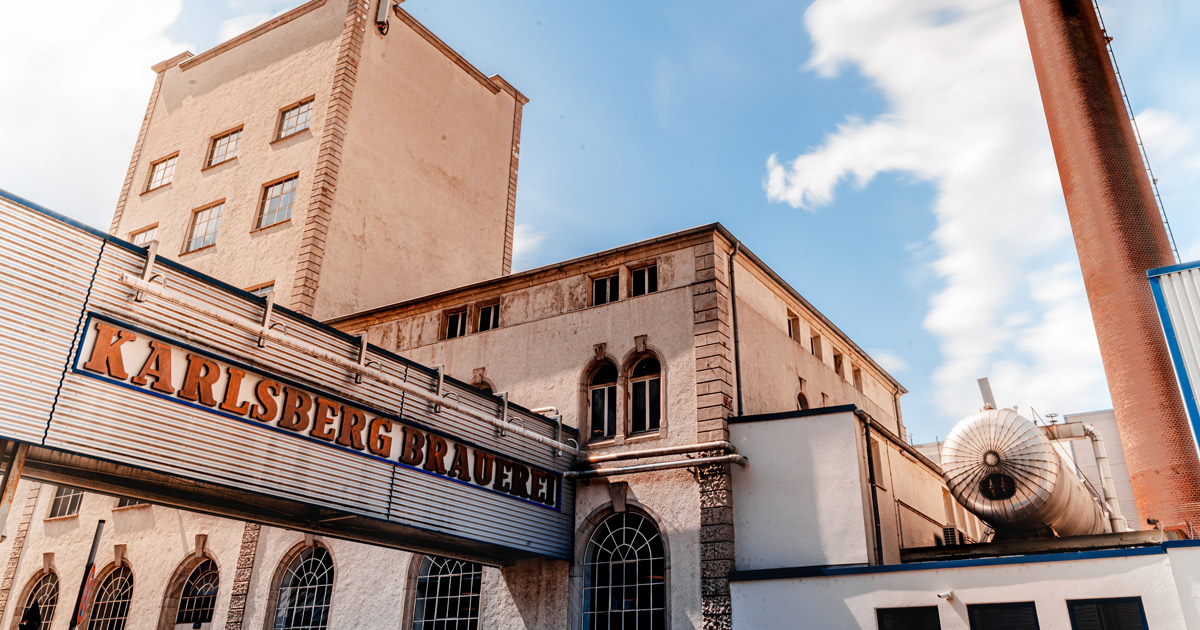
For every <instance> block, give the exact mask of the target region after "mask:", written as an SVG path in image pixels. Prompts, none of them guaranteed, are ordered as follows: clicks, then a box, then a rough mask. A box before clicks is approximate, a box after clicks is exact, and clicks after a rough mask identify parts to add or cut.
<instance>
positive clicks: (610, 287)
mask: <svg viewBox="0 0 1200 630" xmlns="http://www.w3.org/2000/svg"><path fill="white" fill-rule="evenodd" d="M619 283H620V279H619V276H618V275H617V274H615V273H614V274H613V275H611V276H605V277H603V278H592V306H600V305H601V304H608V303H609V302H616V301H617V300H619V299H621V296H620V294H619V293H618V292H617V288H618V286H619Z"/></svg>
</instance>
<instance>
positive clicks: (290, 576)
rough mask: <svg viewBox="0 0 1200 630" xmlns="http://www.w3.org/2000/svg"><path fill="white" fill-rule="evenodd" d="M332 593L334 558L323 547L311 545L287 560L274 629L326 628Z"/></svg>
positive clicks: (319, 629)
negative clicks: (290, 559) (288, 561)
mask: <svg viewBox="0 0 1200 630" xmlns="http://www.w3.org/2000/svg"><path fill="white" fill-rule="evenodd" d="M332 593H333V559H332V558H330V557H329V552H328V551H326V550H325V548H324V547H309V548H307V549H305V550H304V551H301V552H300V553H299V554H297V555H296V557H295V558H293V559H292V561H291V562H290V563H289V564H288V568H287V571H286V572H285V573H284V575H283V581H282V582H280V583H279V596H278V598H277V599H276V602H275V625H274V626H273V628H274V630H326V628H328V627H329V597H330V595H331V594H332Z"/></svg>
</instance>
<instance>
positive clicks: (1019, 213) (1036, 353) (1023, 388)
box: [766, 0, 1109, 432]
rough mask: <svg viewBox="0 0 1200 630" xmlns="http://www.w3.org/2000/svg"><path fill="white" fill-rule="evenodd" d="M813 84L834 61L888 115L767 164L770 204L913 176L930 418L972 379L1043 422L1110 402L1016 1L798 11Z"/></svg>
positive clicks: (808, 202)
mask: <svg viewBox="0 0 1200 630" xmlns="http://www.w3.org/2000/svg"><path fill="white" fill-rule="evenodd" d="M805 21H806V26H807V29H808V31H809V33H810V34H811V36H812V38H813V44H814V51H813V54H812V57H811V59H810V60H809V67H810V68H811V69H813V70H815V71H816V72H817V73H818V74H820V75H822V76H834V75H836V74H838V73H840V72H842V71H843V70H844V69H846V68H851V67H853V69H854V70H855V71H857V72H858V73H860V74H861V75H862V76H863V77H864V78H865V79H867V80H868V81H870V82H871V83H872V84H873V85H874V86H875V87H876V88H877V89H879V90H880V91H881V93H882V94H883V96H884V97H885V99H886V101H887V104H888V106H887V111H886V112H885V113H883V114H881V115H879V116H877V117H875V118H873V119H870V120H865V119H861V118H857V117H847V118H846V119H845V121H843V123H842V124H840V125H839V126H838V127H837V129H836V130H835V131H833V132H832V133H830V134H829V135H828V136H827V137H826V138H825V139H824V141H823V143H822V144H821V145H820V146H818V147H815V148H813V149H811V150H809V151H808V152H806V153H803V154H801V155H800V156H799V157H797V158H795V159H793V160H791V161H789V162H786V163H784V162H783V161H781V160H780V159H779V158H777V157H776V156H774V155H772V156H771V157H770V158H769V159H768V162H767V181H766V191H767V195H768V197H769V199H771V200H773V201H776V202H783V203H787V204H790V205H792V206H793V207H796V208H802V209H806V210H814V209H817V208H819V207H820V206H823V205H827V204H829V203H831V202H832V201H833V200H834V198H835V197H836V195H837V194H838V191H839V187H840V186H841V185H842V184H843V183H844V182H847V181H849V182H852V183H854V184H855V185H856V186H865V185H867V184H869V183H870V182H871V180H872V179H873V178H874V177H875V176H876V175H878V174H880V173H883V172H888V171H891V172H902V173H905V174H906V175H909V176H911V177H914V178H915V179H916V180H918V181H921V182H925V183H928V184H929V185H931V186H932V187H933V189H934V190H935V193H936V197H935V200H934V202H933V207H932V208H931V210H932V212H933V213H934V216H935V218H936V220H937V227H936V229H935V230H934V232H933V234H932V235H931V241H932V245H933V247H934V248H935V252H936V254H935V260H934V262H933V263H932V268H933V270H934V271H935V272H936V274H937V275H938V276H939V277H940V278H941V280H942V282H943V286H942V287H941V288H940V289H939V290H938V291H937V292H936V293H935V294H934V295H933V296H931V297H930V300H929V310H928V312H927V314H926V318H925V322H924V326H925V328H926V329H927V330H928V331H929V332H930V333H931V334H932V335H933V336H934V337H935V338H936V339H937V341H938V345H939V350H940V354H941V363H940V365H938V367H937V368H936V370H935V371H934V373H933V375H932V387H933V390H932V391H928V392H914V393H913V394H911V395H910V396H915V397H923V398H926V399H927V400H929V401H932V402H931V406H933V407H936V408H937V409H938V410H939V412H940V413H941V414H942V417H941V418H936V419H934V418H922V419H915V418H911V417H909V418H908V419H909V422H910V423H912V424H920V425H923V426H924V427H927V428H925V429H924V430H925V431H926V432H934V431H937V430H938V429H939V428H940V427H943V426H947V425H948V423H949V422H952V421H954V420H956V419H958V418H960V417H962V416H964V415H966V414H968V413H970V412H971V411H973V410H974V409H976V408H977V407H978V406H979V394H978V390H977V389H976V385H975V379H977V378H979V377H982V376H990V377H991V381H992V385H993V388H994V389H995V391H996V394H997V397H998V398H1000V399H1001V400H1002V401H1007V402H1009V403H1019V404H1021V405H1022V407H1025V406H1027V405H1030V404H1032V405H1033V406H1034V407H1036V408H1038V410H1039V411H1042V412H1043V413H1045V412H1049V411H1058V412H1060V413H1063V412H1072V411H1077V410H1081V409H1093V408H1102V407H1104V406H1106V405H1108V404H1109V402H1108V392H1107V387H1106V384H1105V381H1104V374H1103V370H1102V366H1101V363H1100V360H1099V351H1098V349H1097V346H1096V340H1095V334H1094V331H1093V329H1092V326H1091V318H1090V315H1089V312H1088V310H1087V303H1086V298H1085V296H1084V293H1083V289H1082V280H1081V278H1080V275H1079V271H1078V263H1077V262H1076V261H1075V259H1074V249H1073V247H1072V243H1071V239H1070V230H1069V225H1068V223H1067V216H1066V209H1065V207H1064V206H1063V201H1062V190H1061V188H1060V185H1059V181H1058V172H1057V169H1056V166H1055V163H1054V156H1053V153H1052V151H1051V147H1050V142H1049V134H1048V132H1047V130H1046V122H1045V117H1044V114H1043V110H1042V106H1041V102H1040V99H1039V95H1038V90H1037V83H1036V79H1035V77H1034V73H1033V66H1032V62H1031V60H1030V55H1029V51H1028V46H1027V41H1028V40H1027V39H1026V35H1025V30H1024V26H1023V24H1022V21H1021V16H1020V10H1019V6H1018V5H1017V3H1015V2H1010V1H1009V0H972V1H970V2H963V0H816V2H814V3H813V4H812V6H811V7H810V8H809V9H808V11H807V13H806V15H805Z"/></svg>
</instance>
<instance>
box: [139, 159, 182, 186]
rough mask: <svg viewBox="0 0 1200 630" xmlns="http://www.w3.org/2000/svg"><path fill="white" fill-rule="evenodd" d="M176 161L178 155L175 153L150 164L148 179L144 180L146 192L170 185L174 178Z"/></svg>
mask: <svg viewBox="0 0 1200 630" xmlns="http://www.w3.org/2000/svg"><path fill="white" fill-rule="evenodd" d="M178 159H179V154H178V153H176V154H175V155H172V156H169V157H165V158H163V159H161V160H159V161H157V162H153V163H151V164H150V178H149V179H148V180H146V192H150V191H151V190H154V189H155V188H162V187H163V186H166V185H167V184H170V183H171V180H172V179H173V178H174V177H175V161H176V160H178Z"/></svg>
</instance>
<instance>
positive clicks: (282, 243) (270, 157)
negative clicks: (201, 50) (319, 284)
mask: <svg viewBox="0 0 1200 630" xmlns="http://www.w3.org/2000/svg"><path fill="white" fill-rule="evenodd" d="M345 11H346V5H345V2H342V1H339V0H330V1H328V2H326V3H325V5H324V6H322V7H320V8H317V9H315V10H313V11H312V12H310V13H307V14H305V15H302V16H300V17H299V18H296V19H295V20H293V21H291V22H288V23H286V24H284V25H282V26H280V27H278V28H275V29H273V30H271V31H268V32H266V33H264V34H262V35H260V36H258V37H256V38H254V39H252V40H250V41H247V42H244V43H242V44H241V45H239V46H235V47H234V48H232V49H230V50H227V51H225V52H223V53H221V54H219V55H217V56H216V57H213V58H210V59H208V60H206V61H203V62H201V63H199V64H197V65H195V66H192V67H189V68H188V69H187V70H183V69H181V68H180V67H179V66H176V67H174V68H170V69H168V70H166V71H165V75H164V77H163V82H162V88H161V90H160V92H159V96H158V101H157V103H156V104H155V107H154V109H153V112H152V117H151V121H150V125H149V127H148V128H147V130H146V136H145V140H144V142H143V146H142V152H141V155H140V159H139V161H138V164H137V168H136V171H135V173H134V177H133V184H132V186H131V188H130V191H129V197H128V199H127V201H126V204H125V210H124V212H123V214H122V215H121V221H120V224H119V225H117V226H116V227H115V229H114V233H115V234H116V235H117V236H119V237H121V238H126V239H127V238H129V235H130V233H131V232H133V231H137V230H139V229H141V228H142V227H144V226H147V225H150V224H153V223H156V222H157V223H158V234H157V238H158V240H159V244H160V246H159V253H160V254H161V255H163V256H166V257H168V258H173V259H176V260H179V261H180V262H182V263H184V264H186V265H188V266H189V267H192V268H194V269H197V270H199V271H201V272H204V273H207V274H210V275H213V276H215V277H217V278H220V279H222V280H224V281H226V282H229V283H230V284H233V285H235V286H238V287H242V288H246V287H250V286H254V285H258V284H262V283H266V282H275V283H276V288H278V289H280V290H282V291H283V294H284V295H286V296H289V298H290V295H291V287H292V281H293V279H294V277H295V273H296V259H297V256H298V253H299V248H300V241H301V238H302V233H303V225H304V221H305V217H306V215H307V212H308V199H309V193H310V192H311V190H312V184H313V173H314V170H315V168H316V164H317V152H318V149H319V145H320V142H319V140H320V136H319V134H320V130H321V128H322V126H323V125H324V121H325V112H326V109H327V105H328V99H329V91H330V89H331V87H332V85H333V72H334V68H335V66H336V63H335V61H336V58H337V48H338V42H339V39H340V36H341V32H342V23H343V18H344V16H345ZM314 94H315V95H316V101H315V102H314V103H313V108H312V118H311V120H310V123H309V129H308V130H306V131H302V132H300V133H298V134H295V135H294V136H290V137H288V138H286V139H284V140H280V141H278V142H272V141H273V140H274V139H275V133H276V125H277V123H278V116H279V109H280V108H282V107H285V106H287V105H289V104H292V103H295V102H297V101H299V100H300V99H303V98H307V97H309V96H313V95H314ZM238 125H244V129H243V131H242V139H241V146H240V147H239V149H238V156H237V158H236V159H234V160H232V161H229V162H226V163H223V164H221V165H218V166H215V167H213V168H210V169H207V170H201V169H203V168H204V166H205V160H206V159H207V156H208V148H209V141H210V139H211V137H212V136H213V135H215V134H217V133H220V132H222V131H226V130H228V129H231V128H233V127H236V126H238ZM176 151H178V152H179V159H178V162H177V163H176V165H175V175H174V179H173V181H172V183H171V184H169V185H167V186H164V187H162V188H158V189H156V190H154V191H150V192H146V193H145V194H142V193H143V191H144V190H145V187H146V182H147V176H148V173H149V169H150V164H151V163H152V162H154V161H156V160H158V159H159V158H161V157H164V156H166V155H169V154H171V153H174V152H176ZM295 172H299V173H300V179H299V183H298V186H297V189H296V198H295V203H294V205H293V208H292V216H291V219H290V220H289V221H287V222H285V223H281V224H278V225H275V226H272V227H270V228H267V229H264V230H259V231H253V230H254V227H255V225H254V222H255V220H256V218H257V214H258V203H259V200H260V196H261V191H262V185H263V184H265V183H267V182H268V181H272V180H274V179H278V178H280V177H283V176H285V175H290V174H292V173H295ZM222 198H224V199H225V210H224V215H223V216H222V218H221V224H220V227H219V229H218V233H217V240H216V244H215V245H214V246H213V247H209V248H207V249H203V250H200V251H197V252H194V253H189V254H181V252H182V251H183V244H184V239H185V238H186V235H187V231H188V229H189V228H190V223H191V216H192V210H193V209H195V208H198V207H200V206H203V205H207V204H209V203H212V202H214V201H217V200H219V199H222ZM284 303H286V300H285V301H284Z"/></svg>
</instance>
